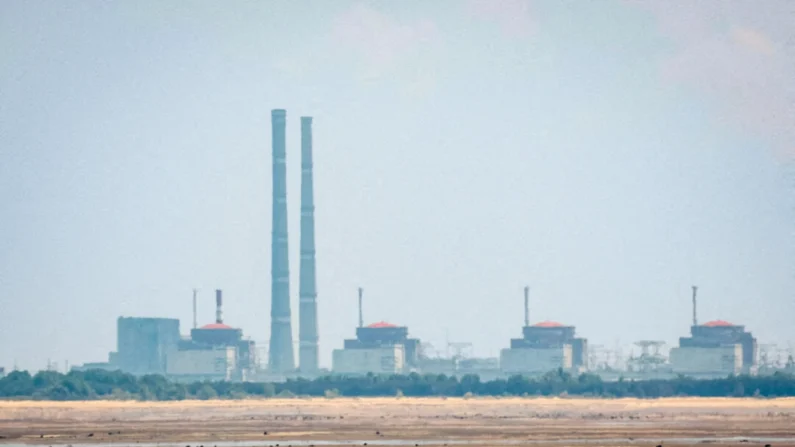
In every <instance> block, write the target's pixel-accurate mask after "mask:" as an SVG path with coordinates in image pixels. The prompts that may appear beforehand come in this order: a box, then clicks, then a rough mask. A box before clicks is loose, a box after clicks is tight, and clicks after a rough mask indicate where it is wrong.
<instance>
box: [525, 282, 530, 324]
mask: <svg viewBox="0 0 795 447" xmlns="http://www.w3.org/2000/svg"><path fill="white" fill-rule="evenodd" d="M524 325H525V327H527V326H530V287H528V286H524Z"/></svg>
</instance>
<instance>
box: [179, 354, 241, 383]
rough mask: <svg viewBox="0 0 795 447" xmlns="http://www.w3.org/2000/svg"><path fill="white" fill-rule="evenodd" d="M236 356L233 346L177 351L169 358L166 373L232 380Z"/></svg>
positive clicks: (195, 377)
mask: <svg viewBox="0 0 795 447" xmlns="http://www.w3.org/2000/svg"><path fill="white" fill-rule="evenodd" d="M236 358H237V349H235V347H233V346H226V347H217V348H213V349H190V350H183V351H176V352H174V353H172V354H169V356H168V358H167V362H166V374H168V376H170V377H173V378H175V379H189V380H231V379H232V375H233V374H234V371H235V366H236V361H235V359H236Z"/></svg>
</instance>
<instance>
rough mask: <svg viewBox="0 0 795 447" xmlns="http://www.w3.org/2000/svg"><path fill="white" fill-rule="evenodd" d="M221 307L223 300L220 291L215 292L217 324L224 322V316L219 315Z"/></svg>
mask: <svg viewBox="0 0 795 447" xmlns="http://www.w3.org/2000/svg"><path fill="white" fill-rule="evenodd" d="M222 306H223V298H222V296H221V289H216V290H215V322H216V323H218V324H223V322H224V315H223V313H221V307H222Z"/></svg>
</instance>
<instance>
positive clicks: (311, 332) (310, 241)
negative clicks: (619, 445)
mask: <svg viewBox="0 0 795 447" xmlns="http://www.w3.org/2000/svg"><path fill="white" fill-rule="evenodd" d="M287 124H288V118H287V112H286V111H285V110H283V109H275V110H272V111H271V150H272V169H273V177H272V181H273V186H272V191H271V193H272V215H271V217H272V227H271V278H270V279H271V295H270V306H271V308H270V315H271V319H270V336H269V340H268V341H267V343H264V344H266V345H267V346H268V348H267V354H264V355H259V354H258V352H259V351H258V348H257V345H256V343H254V342H253V341H252V340H251V339H249V338H245V337H244V336H243V331H242V329H240V328H237V327H234V326H229V325H227V323H226V322H225V321H224V316H223V294H222V291H221V290H220V289H218V290H216V293H215V298H216V299H215V304H216V308H215V321H214V322H211V323H209V324H206V325H204V326H201V327H198V323H197V317H196V308H197V305H198V304H197V303H198V300H197V291H196V290H194V291H193V327H192V329H191V330H190V334H189V335H182V334H181V332H180V326H179V324H180V321H179V320H178V319H173V318H148V317H146V318H144V317H119V319H118V322H117V349H116V351H114V352H111V353H110V354H109V356H108V361H107V362H100V363H88V364H85V365H82V366H80V367H74V368H73V369H111V370H117V369H118V370H123V371H126V372H129V373H133V374H161V375H165V376H168V377H170V378H173V379H175V380H184V381H189V380H190V381H196V380H233V381H251V380H257V381H261V380H274V381H278V380H285V379H288V378H296V377H304V378H312V377H317V376H319V375H321V374H328V370H327V369H324V368H322V367H321V365H320V340H319V327H318V318H319V315H318V307H317V297H318V286H317V260H316V245H315V242H316V241H315V197H314V192H315V190H314V177H313V173H314V163H313V136H312V125H313V118H312V117H308V116H303V117H301V118H300V147H301V151H300V157H301V159H300V163H297V164H296V166H300V173H301V177H300V178H301V196H300V242H299V250H298V253H299V268H300V270H299V284H298V343H297V346H298V358H297V360H298V364H296V357H295V353H294V345H293V333H292V330H293V326H292V312H291V306H290V301H291V294H290V267H289V261H290V256H289V243H288V241H289V239H288V206H287V205H288V202H287V199H288V196H289V195H288V191H287V173H288V163H287V162H288V157H287V155H288V150H287V147H288V145H287V143H288V141H287V140H288V138H287ZM263 146H264V145H263ZM263 206H264V205H263ZM264 231H266V230H265V229H263V232H264ZM529 290H530V289H529V287H525V288H524V324H523V326H522V329H521V337H519V338H513V339H511V340H510V343H509V344H508V346H507V347H506V348H504V349H502V350H501V351H500V352H499V357H496V356H493V357H485V358H479V357H476V356H474V355H473V351H472V343H471V342H461V341H459V342H451V341H449V340H447V341H446V345H445V346H444V347H443V348H442V349H441V350H438V349H436V348H435V347H434V346H433V345H431V344H430V343H424V342H423V341H422V340H421V339H420V338H419V337H416V336H414V334H412V335H410V334H409V328H408V327H407V326H404V325H397V324H393V323H388V322H385V321H376V322H372V323H370V324H368V325H365V319H364V312H363V290H362V289H361V288H359V290H358V312H359V314H358V327H356V328H355V338H350V339H345V340H341V343H335V342H330V343H329V344H330V345H336V346H337V349H333V350H332V365H331V372H332V373H335V374H343V375H365V374H368V373H373V374H405V373H413V372H417V373H432V374H448V375H458V376H462V375H465V374H477V375H479V376H481V377H482V378H485V379H491V378H499V377H509V376H513V375H525V376H539V375H544V374H547V373H549V372H550V371H565V372H568V373H571V374H579V373H583V372H590V373H594V374H598V375H600V376H601V377H602V378H603V379H604V380H619V379H621V378H627V379H644V378H654V379H662V378H672V377H676V376H677V375H686V376H690V377H697V378H711V377H725V376H727V375H729V374H757V373H758V374H770V373H774V372H776V371H779V370H786V371H791V370H795V362H793V360H792V357H793V355H792V354H793V353H792V352H790V353H789V356H788V360H787V363H786V365H784V363H783V362H782V361H780V360H778V361H776V362H774V361H773V360H770V359H771V358H772V357H773V355H772V354H771V353H772V350H771V349H770V348H769V346H770V345H765V349H764V350H763V351H762V354H763V355H762V357H763V358H764V361H763V362H762V364H760V349H761V348H760V346H759V345H758V344H757V340H756V338H754V336H753V335H752V334H751V333H750V332H748V331H746V329H745V327H744V326H743V325H738V324H732V323H728V322H726V321H723V320H711V321H709V322H707V323H703V324H699V323H698V319H697V291H698V288H697V287H695V286H693V288H692V311H693V316H692V325H691V327H690V336H687V337H681V338H680V339H679V343H678V346H675V347H673V348H671V349H670V353H669V355H667V356H666V354H665V353H664V352H663V351H662V347H663V346H664V345H665V343H664V342H662V341H659V340H641V341H637V342H635V343H634V346H636V347H638V348H640V350H641V352H640V354H639V355H635V354H634V353H630V355H629V357H628V358H627V357H625V356H623V354H622V353H621V352H620V350H618V349H609V348H605V347H604V346H600V345H591V344H589V342H588V340H587V339H586V338H584V337H582V336H579V335H578V334H577V331H576V326H574V325H570V324H562V323H558V322H555V321H540V322H537V323H534V324H531V318H530V317H531V306H530V293H529ZM517 292H518V291H517ZM374 295H375V296H376V300H377V293H376V294H374ZM517 295H518V293H517ZM233 298H234V297H233ZM539 299H545V298H544V297H539ZM371 300H372V298H368V302H371ZM484 323H485V324H489V321H488V320H485V321H484ZM496 324H499V323H496ZM264 329H266V326H265V324H263V325H262V332H265V330H264ZM483 329H486V328H485V327H484V328H483ZM778 357H779V358H780V357H781V355H779V356H778ZM785 357H787V356H786V355H785ZM265 358H267V361H265Z"/></svg>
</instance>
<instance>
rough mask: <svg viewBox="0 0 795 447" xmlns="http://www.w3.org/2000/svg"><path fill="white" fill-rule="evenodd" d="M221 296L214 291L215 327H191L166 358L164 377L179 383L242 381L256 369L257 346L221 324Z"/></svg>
mask: <svg viewBox="0 0 795 447" xmlns="http://www.w3.org/2000/svg"><path fill="white" fill-rule="evenodd" d="M222 306H223V295H222V292H221V290H216V291H215V308H216V310H215V323H211V324H206V325H204V326H202V327H199V328H197V327H194V328H193V329H191V331H190V337H186V338H183V339H181V340H180V342H179V345H178V349H177V350H176V352H173V353H172V354H171V355H169V356H168V362H167V368H166V374H167V375H168V376H169V377H171V378H173V379H175V380H180V381H203V380H234V381H245V380H248V379H249V377H250V376H251V375H252V374H253V373H254V370H255V369H256V366H257V359H256V346H255V345H254V342H253V341H251V340H247V339H244V338H243V331H242V330H241V329H238V328H234V327H231V326H228V325H226V324H224V320H223V309H222Z"/></svg>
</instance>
